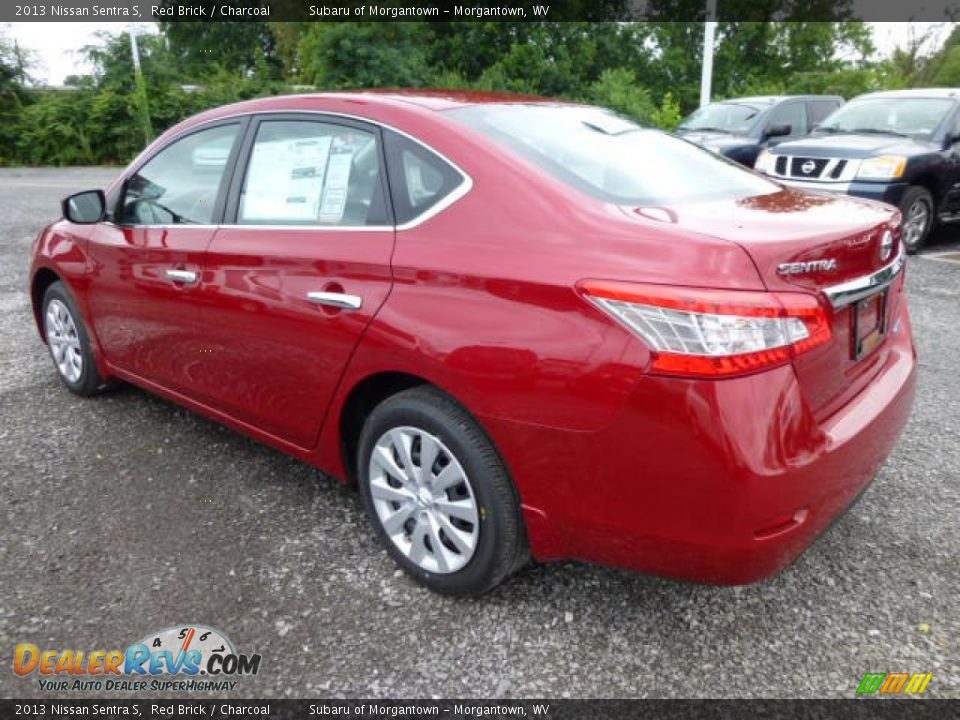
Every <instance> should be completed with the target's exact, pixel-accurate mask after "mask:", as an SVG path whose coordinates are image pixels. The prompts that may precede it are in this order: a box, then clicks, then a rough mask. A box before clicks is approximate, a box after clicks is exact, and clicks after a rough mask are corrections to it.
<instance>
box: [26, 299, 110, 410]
mask: <svg viewBox="0 0 960 720" xmlns="http://www.w3.org/2000/svg"><path fill="white" fill-rule="evenodd" d="M41 307H42V308H43V333H44V335H45V336H46V338H47V348H49V350H50V357H52V358H53V365H54V367H56V369H57V374H58V375H59V376H60V381H61V382H62V383H63V384H64V385H66V386H67V389H68V390H70V392H73V393H76V394H77V395H95V394H96V393H97V392H99V391H100V390H101V389H103V388H104V386H105V384H104V382H103V378H102V377H100V373H99V372H98V371H97V366H96V363H95V362H94V359H93V352H92V351H91V349H90V336H89V335H88V334H87V329H86V327H84V324H83V320H82V319H81V318H80V313H79V312H77V307H76V305H75V304H74V302H73V299H72V298H71V297H70V295H69V294H67V290H66V288H65V287H64V285H63V283H61V282H55V283H52V284H51V285H50V287H48V288H47V290H46V292H45V293H44V294H43V304H42V306H41Z"/></svg>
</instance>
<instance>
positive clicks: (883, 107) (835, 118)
mask: <svg viewBox="0 0 960 720" xmlns="http://www.w3.org/2000/svg"><path fill="white" fill-rule="evenodd" d="M953 107H954V101H953V100H949V99H946V98H942V99H941V98H903V97H900V98H864V99H863V100H852V101H851V102H849V103H847V104H846V105H844V106H843V107H842V108H840V109H839V110H837V111H836V112H835V113H833V115H831V116H830V117H828V118H827V119H826V120H824V121H823V124H822V125H820V127H819V128H818V130H819V131H820V132H824V133H861V134H869V135H873V134H875V135H905V136H907V137H920V138H927V139H929V138H930V137H932V136H933V134H934V133H935V132H936V131H937V128H938V127H940V124H941V123H942V122H943V121H944V119H945V118H946V117H947V114H948V113H949V112H950V111H951V110H952V109H953Z"/></svg>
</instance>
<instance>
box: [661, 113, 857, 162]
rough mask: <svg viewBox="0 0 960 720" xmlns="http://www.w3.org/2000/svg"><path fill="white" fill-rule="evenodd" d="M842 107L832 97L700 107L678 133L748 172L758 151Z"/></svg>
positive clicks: (791, 136) (800, 132) (803, 130)
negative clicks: (733, 161) (744, 167)
mask: <svg viewBox="0 0 960 720" xmlns="http://www.w3.org/2000/svg"><path fill="white" fill-rule="evenodd" d="M841 105H843V98H842V97H837V96H835V95H775V96H774V95H771V96H766V97H745V98H738V99H736V100H724V101H723V102H715V103H710V104H709V105H704V106H703V107H702V108H700V109H699V110H697V111H695V112H694V113H692V114H690V115H688V116H687V117H686V119H684V121H683V122H681V123H680V126H679V127H678V128H677V134H678V135H679V136H680V137H682V138H685V139H687V140H690V141H691V142H695V143H696V144H697V145H700V146H701V147H704V148H706V149H707V150H712V151H713V152H715V153H719V154H720V155H724V156H726V157H728V158H730V159H731V160H736V161H737V162H738V163H741V164H743V165H746V166H747V167H753V163H754V162H755V161H756V159H757V155H759V154H760V151H761V150H763V149H764V148H767V147H773V146H774V145H776V144H778V143H781V142H784V141H787V140H794V139H796V138H800V137H803V136H805V135H806V134H807V133H808V132H810V128H811V127H813V126H814V125H816V124H817V123H818V122H820V121H821V120H823V119H824V118H825V117H827V116H828V115H829V114H830V113H832V112H833V111H834V110H836V109H837V108H838V107H840V106H841Z"/></svg>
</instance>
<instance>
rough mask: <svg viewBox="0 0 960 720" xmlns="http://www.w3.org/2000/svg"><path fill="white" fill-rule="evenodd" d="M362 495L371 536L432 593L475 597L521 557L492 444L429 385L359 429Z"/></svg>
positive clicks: (518, 525)
mask: <svg viewBox="0 0 960 720" xmlns="http://www.w3.org/2000/svg"><path fill="white" fill-rule="evenodd" d="M357 468H358V475H359V484H360V493H361V496H362V498H363V501H364V506H365V507H366V510H367V513H368V515H369V516H370V520H371V522H372V523H373V525H374V528H375V530H376V533H377V536H378V537H379V539H380V540H381V542H382V543H383V545H384V546H385V547H386V549H387V552H388V553H389V554H390V556H391V557H392V558H393V559H394V561H396V563H397V564H398V565H399V566H400V567H401V568H403V569H404V570H405V571H406V572H407V573H408V574H410V575H411V576H413V577H414V578H415V579H416V580H418V581H419V582H421V583H422V584H424V585H426V586H427V587H428V588H430V589H431V590H434V591H436V592H441V593H448V594H453V595H479V594H482V593H484V592H487V591H488V590H491V589H492V588H494V587H496V586H497V585H499V584H500V583H501V582H503V581H504V580H505V579H506V578H507V577H508V576H509V575H510V574H511V573H512V572H513V571H514V570H516V569H517V568H519V567H520V566H521V565H523V564H524V563H525V562H526V560H527V558H528V553H527V549H526V548H527V546H526V539H525V536H524V533H523V525H522V520H521V517H520V507H519V503H518V501H517V497H516V493H515V492H514V488H513V485H512V483H511V481H510V478H509V476H508V474H507V471H506V468H505V466H504V464H503V461H502V460H501V458H500V456H499V454H498V453H497V451H496V449H495V448H494V447H493V444H492V443H491V442H490V439H489V438H488V437H487V436H486V434H485V433H484V432H483V430H482V429H481V428H480V426H479V425H478V424H477V423H476V421H475V420H474V419H473V418H472V417H470V415H469V413H467V412H466V410H464V408H463V407H461V406H460V405H459V404H458V403H456V402H455V401H454V400H453V399H452V398H450V397H449V396H447V395H446V394H444V393H442V392H440V391H439V390H437V389H435V388H431V387H418V388H413V389H411V390H406V391H404V392H402V393H399V394H397V395H394V396H393V397H391V398H388V399H387V400H385V401H384V402H383V403H381V404H380V405H378V406H377V407H376V408H375V409H374V410H373V412H372V413H371V414H370V416H369V417H368V418H367V421H366V423H365V424H364V427H363V431H362V432H361V436H360V442H359V450H358V461H357Z"/></svg>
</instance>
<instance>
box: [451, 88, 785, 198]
mask: <svg viewBox="0 0 960 720" xmlns="http://www.w3.org/2000/svg"><path fill="white" fill-rule="evenodd" d="M449 112H450V115H451V116H453V117H456V118H457V119H459V120H460V121H461V122H463V123H465V124H467V125H469V126H470V127H473V128H475V129H477V130H479V131H480V132H482V133H484V134H485V135H487V136H489V137H491V138H493V139H494V140H496V141H497V142H500V143H502V144H504V145H506V146H507V147H509V148H510V149H512V150H513V151H514V152H516V153H517V154H519V155H522V156H523V157H524V158H526V159H528V160H530V161H532V162H533V163H534V164H536V165H537V166H538V167H540V168H541V169H542V170H545V171H546V172H547V173H549V174H550V175H552V176H553V177H555V178H558V179H559V180H562V181H563V182H565V183H567V184H569V185H572V186H573V187H575V188H577V189H579V190H581V191H583V192H585V193H588V194H589V195H592V196H593V197H595V198H598V199H600V200H603V201H606V202H611V203H616V204H618V205H631V206H641V205H646V206H650V205H669V204H673V203H679V202H697V201H706V200H718V199H728V198H733V199H740V198H744V197H752V196H756V195H767V194H770V193H774V192H777V191H779V189H780V188H779V186H777V185H775V184H773V183H772V182H770V181H768V180H765V179H763V178H761V177H760V176H758V175H755V174H754V173H752V172H750V171H748V170H745V169H743V168H742V167H741V166H740V165H737V164H735V163H733V162H730V161H727V160H725V159H722V158H719V157H717V156H716V155H714V154H713V153H711V152H709V151H707V150H702V149H701V148H699V147H697V146H696V145H693V144H692V143H689V142H687V141H685V140H681V139H679V138H676V137H673V136H671V135H667V134H666V133H663V132H660V131H659V130H651V129H649V128H644V127H642V126H640V125H637V124H636V123H634V122H632V121H630V120H627V119H624V118H622V117H620V116H619V115H616V114H614V113H612V112H610V111H608V110H602V109H600V108H592V107H579V106H560V105H475V106H471V107H467V108H459V109H456V110H451V111H449Z"/></svg>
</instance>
